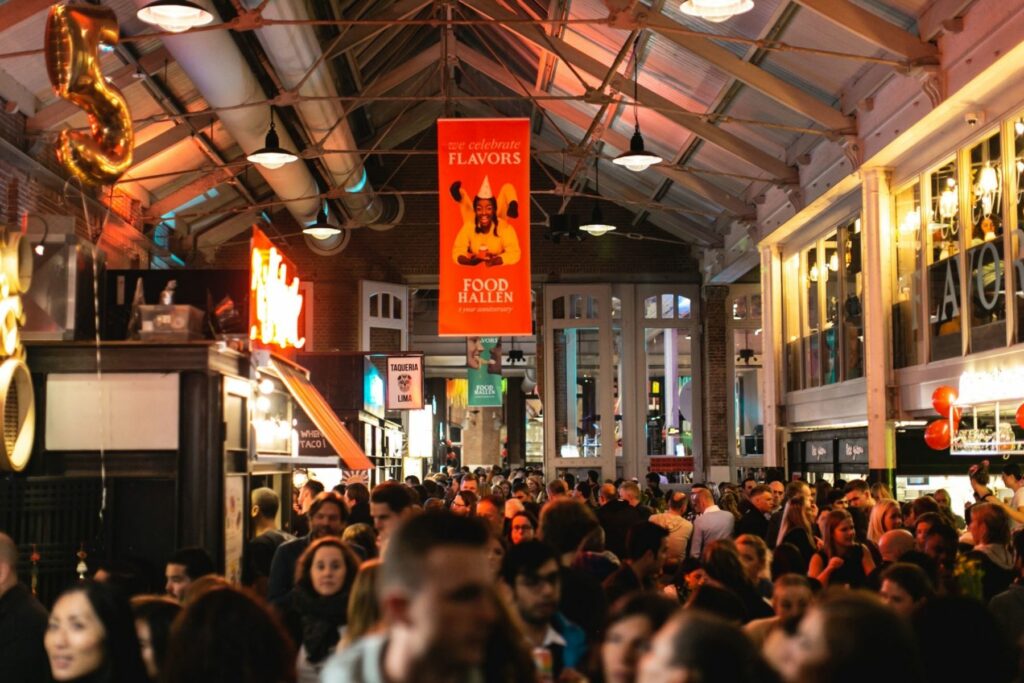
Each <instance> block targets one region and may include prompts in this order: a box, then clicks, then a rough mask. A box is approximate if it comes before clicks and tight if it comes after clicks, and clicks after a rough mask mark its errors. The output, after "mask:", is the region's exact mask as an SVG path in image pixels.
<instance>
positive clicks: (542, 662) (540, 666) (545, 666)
mask: <svg viewBox="0 0 1024 683" xmlns="http://www.w3.org/2000/svg"><path fill="white" fill-rule="evenodd" d="M533 664H534V666H536V667H537V680H538V681H540V682H541V683H550V681H553V680H554V663H553V662H552V661H551V650H549V649H547V648H546V647H535V648H533Z"/></svg>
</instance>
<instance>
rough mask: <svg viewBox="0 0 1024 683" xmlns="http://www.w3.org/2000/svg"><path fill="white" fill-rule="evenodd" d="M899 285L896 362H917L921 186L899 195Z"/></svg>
mask: <svg viewBox="0 0 1024 683" xmlns="http://www.w3.org/2000/svg"><path fill="white" fill-rule="evenodd" d="M896 226H897V227H896V259H895V261H896V272H895V273H894V275H895V277H896V286H895V287H894V289H893V297H892V336H893V365H895V367H897V368H905V367H910V366H911V365H917V363H918V362H919V361H918V349H919V348H920V343H921V335H922V325H921V321H920V310H921V272H920V256H921V188H920V186H919V185H918V184H917V183H914V184H913V185H911V186H910V187H908V188H907V189H905V190H903V191H902V192H898V193H897V194H896Z"/></svg>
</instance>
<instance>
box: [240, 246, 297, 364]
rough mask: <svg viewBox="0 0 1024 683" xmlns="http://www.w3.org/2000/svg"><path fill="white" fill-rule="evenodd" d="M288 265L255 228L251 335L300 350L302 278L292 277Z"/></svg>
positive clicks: (258, 339)
mask: <svg viewBox="0 0 1024 683" xmlns="http://www.w3.org/2000/svg"><path fill="white" fill-rule="evenodd" d="M289 266H291V264H290V263H289V262H288V261H287V260H286V259H285V258H284V256H282V255H281V253H280V252H278V250H277V247H275V246H274V245H273V244H272V243H271V242H270V240H269V239H268V238H267V236H266V235H264V234H263V233H262V232H260V231H259V230H256V229H255V228H254V229H253V238H252V259H251V262H250V267H251V269H252V277H251V281H250V284H249V298H250V304H249V310H250V313H251V315H250V327H249V338H250V339H252V340H253V341H256V342H259V343H260V344H263V345H265V346H277V347H279V348H282V349H288V348H295V349H301V348H302V347H303V346H304V345H305V344H306V339H305V338H304V337H300V336H299V320H300V318H301V316H302V300H303V296H302V294H300V293H299V278H298V277H297V276H291V279H290V280H289V272H288V271H289ZM292 267H293V266H292Z"/></svg>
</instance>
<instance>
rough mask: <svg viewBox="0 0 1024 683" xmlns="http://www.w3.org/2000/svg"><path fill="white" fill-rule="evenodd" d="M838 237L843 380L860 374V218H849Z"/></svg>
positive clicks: (862, 367)
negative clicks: (840, 278) (840, 276)
mask: <svg viewBox="0 0 1024 683" xmlns="http://www.w3.org/2000/svg"><path fill="white" fill-rule="evenodd" d="M839 238H840V239H841V240H842V249H841V250H840V253H841V257H840V265H841V266H842V278H843V288H842V294H841V298H842V304H841V306H840V313H841V315H842V319H843V379H844V380H847V379H856V378H857V377H863V376H864V308H863V301H864V299H863V295H864V275H863V273H862V272H861V270H862V268H861V260H862V259H861V239H860V219H859V218H856V219H853V220H851V221H850V222H849V223H848V224H846V225H845V226H843V228H842V230H840V232H839Z"/></svg>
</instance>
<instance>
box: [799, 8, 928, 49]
mask: <svg viewBox="0 0 1024 683" xmlns="http://www.w3.org/2000/svg"><path fill="white" fill-rule="evenodd" d="M796 2H797V3H799V4H800V5H802V6H803V7H806V8H807V9H809V10H811V11H813V12H815V13H816V14H819V15H821V16H822V17H824V18H825V19H828V20H829V21H831V22H832V23H834V24H835V25H836V26H838V27H839V28H842V29H845V30H846V31H849V32H850V33H852V34H853V35H855V36H857V37H858V38H860V39H862V40H865V41H867V42H869V43H871V44H872V45H875V46H877V47H880V48H882V49H883V50H886V51H887V52H892V53H893V54H897V55H899V56H900V57H903V58H904V59H909V60H910V61H912V62H935V63H938V59H939V50H938V48H937V47H935V46H934V45H932V44H931V43H926V42H924V41H923V40H921V39H920V38H918V37H917V36H915V35H912V34H910V33H908V32H907V31H904V30H903V29H902V28H900V27H899V26H896V25H895V24H890V23H889V22H888V21H886V20H885V19H883V18H882V17H880V16H878V15H877V14H874V13H872V12H869V11H867V10H866V9H863V8H861V7H858V6H857V5H855V4H853V3H852V2H850V0H796Z"/></svg>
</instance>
